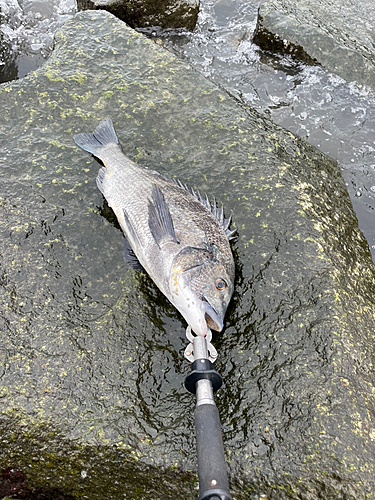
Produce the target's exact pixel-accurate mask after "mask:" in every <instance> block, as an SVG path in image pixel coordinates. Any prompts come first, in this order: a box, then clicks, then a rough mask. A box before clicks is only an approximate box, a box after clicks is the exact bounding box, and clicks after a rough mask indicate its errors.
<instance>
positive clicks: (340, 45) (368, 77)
mask: <svg viewBox="0 0 375 500" xmlns="http://www.w3.org/2000/svg"><path fill="white" fill-rule="evenodd" d="M374 23H375V7H374V3H373V2H372V1H371V0H360V1H357V0H344V1H342V2H324V1H321V0H308V1H307V2H303V3H296V2H293V1H289V0H272V1H270V2H265V3H263V4H262V5H261V6H260V8H259V13H258V24H257V28H256V31H255V34H254V41H255V42H256V43H257V44H258V45H259V46H260V47H262V48H263V49H266V50H272V51H280V52H283V53H290V54H293V55H294V56H295V57H297V58H299V59H301V60H303V61H305V62H307V63H308V64H321V65H322V66H323V67H324V68H326V69H328V70H329V71H331V72H332V73H336V74H337V75H339V76H341V77H342V78H344V79H345V80H347V81H349V82H350V81H356V82H358V83H359V84H362V85H366V86H368V87H370V88H372V89H373V90H375V41H374V32H373V26H374Z"/></svg>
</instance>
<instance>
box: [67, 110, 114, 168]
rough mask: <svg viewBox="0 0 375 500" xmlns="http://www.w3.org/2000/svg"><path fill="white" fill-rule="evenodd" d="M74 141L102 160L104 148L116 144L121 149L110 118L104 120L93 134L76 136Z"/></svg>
mask: <svg viewBox="0 0 375 500" xmlns="http://www.w3.org/2000/svg"><path fill="white" fill-rule="evenodd" d="M73 139H74V142H75V143H76V144H77V146H79V147H80V148H82V149H84V150H85V151H87V152H89V153H91V154H93V155H94V156H97V157H98V158H100V150H101V148H102V147H103V146H107V145H109V144H115V145H117V146H118V147H120V145H119V142H118V138H117V135H116V132H115V129H114V128H113V123H112V120H111V119H110V118H105V119H104V120H102V121H101V122H100V123H99V125H98V126H97V127H96V129H95V130H94V132H93V133H92V134H90V133H84V134H76V135H74V136H73Z"/></svg>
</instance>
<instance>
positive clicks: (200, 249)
mask: <svg viewBox="0 0 375 500" xmlns="http://www.w3.org/2000/svg"><path fill="white" fill-rule="evenodd" d="M73 139H74V141H75V143H76V144H77V146H79V147H80V148H82V149H83V150H85V151H87V152H88V153H91V154H92V155H93V156H94V157H96V158H98V159H99V160H100V161H101V163H102V164H103V165H104V166H103V167H101V168H100V170H99V172H98V176H97V178H96V184H97V187H98V188H99V190H100V191H101V193H102V194H103V196H104V197H105V199H106V200H107V203H108V205H109V206H110V207H111V208H112V210H113V211H114V213H115V215H116V217H117V220H118V222H119V224H120V227H121V229H122V231H123V233H124V236H125V246H126V253H127V260H128V261H129V262H130V263H131V264H132V267H133V268H135V269H144V270H145V271H146V272H147V273H148V274H149V276H150V277H151V279H152V280H153V281H154V283H155V284H156V286H157V287H158V288H159V289H160V291H161V292H162V293H163V294H164V295H165V296H166V297H167V299H168V300H169V301H170V302H171V303H172V304H173V306H174V307H175V308H176V309H177V310H178V311H179V312H180V313H181V315H182V316H183V318H184V319H185V321H186V322H187V323H188V327H190V328H191V329H192V330H193V332H194V333H195V334H196V335H201V336H206V335H207V334H208V332H209V330H215V331H219V332H220V331H221V330H222V329H223V324H224V316H225V312H226V310H227V307H228V304H229V302H230V299H231V297H232V295H233V289H234V279H235V264H234V259H233V254H232V250H231V246H230V240H231V239H233V238H234V234H235V231H236V230H231V229H230V227H229V226H230V223H231V217H229V218H227V219H226V218H225V217H224V210H223V207H222V206H218V204H217V203H216V201H215V200H214V202H213V203H210V201H209V199H208V197H207V195H206V196H205V197H204V196H202V195H201V194H200V193H199V191H197V190H194V189H193V188H190V187H188V186H187V185H185V184H183V183H182V182H181V181H179V180H175V179H171V178H168V177H166V176H163V175H161V174H160V173H159V172H156V171H154V170H151V169H148V168H145V167H142V166H140V165H137V164H136V163H134V162H133V161H132V160H130V159H129V158H127V156H126V155H125V154H124V153H123V151H122V147H121V145H120V143H119V140H118V137H117V135H116V132H115V129H114V127H113V123H112V120H111V119H110V118H106V119H104V120H102V121H101V122H100V123H99V124H98V126H97V127H96V129H95V130H94V132H93V133H78V134H75V135H74V137H73Z"/></svg>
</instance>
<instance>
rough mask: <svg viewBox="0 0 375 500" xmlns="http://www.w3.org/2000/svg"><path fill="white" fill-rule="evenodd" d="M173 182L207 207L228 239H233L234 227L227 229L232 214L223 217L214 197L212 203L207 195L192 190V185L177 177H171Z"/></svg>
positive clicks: (221, 209)
mask: <svg viewBox="0 0 375 500" xmlns="http://www.w3.org/2000/svg"><path fill="white" fill-rule="evenodd" d="M172 180H173V182H175V183H176V184H177V186H179V187H180V188H182V189H185V191H187V192H188V193H190V194H191V195H192V196H193V197H194V198H195V199H196V200H198V201H199V202H200V203H202V205H203V206H204V207H206V208H207V210H208V211H209V212H211V213H212V215H214V216H215V217H216V219H217V220H218V221H219V222H220V224H221V225H222V226H223V228H224V231H225V234H226V235H227V238H228V240H233V239H234V234H235V233H236V232H237V230H236V229H233V230H232V231H231V230H230V229H229V226H230V223H231V220H232V216H231V215H230V216H229V217H228V219H226V218H225V217H224V207H223V205H221V206H220V207H218V206H217V203H216V200H215V198H214V201H213V203H210V200H209V199H208V196H207V194H206V196H204V197H203V196H202V195H201V194H200V192H199V191H198V189H197V190H194V189H193V188H192V187H190V186H187V185H186V184H184V183H183V182H181V181H180V180H179V179H172Z"/></svg>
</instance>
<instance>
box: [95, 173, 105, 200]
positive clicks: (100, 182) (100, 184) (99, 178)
mask: <svg viewBox="0 0 375 500" xmlns="http://www.w3.org/2000/svg"><path fill="white" fill-rule="evenodd" d="M105 174H106V169H105V167H101V168H100V169H99V172H98V175H97V177H96V185H97V186H98V189H99V191H100V192H101V193H102V194H103V195H104V186H103V182H104V177H105Z"/></svg>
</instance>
